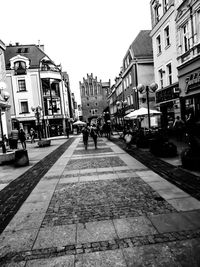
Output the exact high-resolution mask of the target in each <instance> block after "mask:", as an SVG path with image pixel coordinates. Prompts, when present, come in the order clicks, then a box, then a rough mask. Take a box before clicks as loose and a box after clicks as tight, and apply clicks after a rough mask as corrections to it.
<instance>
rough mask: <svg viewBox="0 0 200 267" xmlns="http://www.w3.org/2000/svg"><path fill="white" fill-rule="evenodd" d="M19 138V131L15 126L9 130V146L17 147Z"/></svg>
mask: <svg viewBox="0 0 200 267" xmlns="http://www.w3.org/2000/svg"><path fill="white" fill-rule="evenodd" d="M18 140H19V131H18V130H17V129H16V128H15V129H13V130H12V131H11V139H10V148H11V149H17V147H18Z"/></svg>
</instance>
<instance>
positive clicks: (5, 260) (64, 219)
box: [0, 136, 200, 267]
mask: <svg viewBox="0 0 200 267" xmlns="http://www.w3.org/2000/svg"><path fill="white" fill-rule="evenodd" d="M97 147H98V148H97V149H95V148H94V143H93V140H92V138H89V144H88V149H87V150H85V149H84V145H83V141H82V136H77V137H76V138H75V140H74V141H73V142H72V143H71V145H70V146H69V147H68V148H67V149H66V150H65V152H64V153H63V154H62V155H61V156H60V157H59V159H58V160H57V161H56V162H55V164H54V165H53V166H52V167H51V168H50V169H49V171H48V172H47V173H46V174H45V175H44V176H43V177H42V178H41V180H40V181H39V183H38V184H37V185H36V186H35V188H34V189H33V190H32V192H31V193H30V195H29V197H28V198H27V199H26V201H25V202H24V203H23V205H22V206H21V208H20V209H19V211H18V212H17V213H16V215H15V216H14V217H13V219H12V220H11V221H10V223H9V224H8V225H7V227H6V228H5V230H4V231H3V233H2V234H1V235H0V266H20V267H30V266H48V267H49V266H70V267H71V266H74V267H79V266H83V267H84V266H103V267H106V266H109V267H110V266H113V267H115V266H131V267H132V266H170V267H171V266H192V267H194V266H199V265H200V258H199V253H200V226H199V225H200V224H199V222H200V202H199V201H198V200H196V199H195V198H193V197H191V196H190V195H189V194H187V193H185V192H184V191H182V190H181V189H179V188H177V187H176V186H175V185H173V184H171V183H170V182H168V181H166V180H165V179H163V178H162V177H160V176H159V175H158V174H156V173H154V172H153V171H151V170H150V169H148V168H147V167H146V166H145V165H143V164H142V163H140V162H139V161H137V160H136V159H134V158H133V157H132V156H130V155H129V154H127V153H126V151H124V150H123V149H121V148H120V147H118V146H117V145H116V144H114V143H112V142H111V141H109V140H107V139H106V138H104V137H102V138H98V142H97Z"/></svg>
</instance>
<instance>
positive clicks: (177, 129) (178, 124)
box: [173, 116, 185, 141]
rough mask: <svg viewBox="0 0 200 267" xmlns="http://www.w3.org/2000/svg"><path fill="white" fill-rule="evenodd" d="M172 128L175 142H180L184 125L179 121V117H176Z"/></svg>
mask: <svg viewBox="0 0 200 267" xmlns="http://www.w3.org/2000/svg"><path fill="white" fill-rule="evenodd" d="M173 127H174V130H175V134H176V138H177V140H178V141H182V138H183V132H184V128H185V123H184V121H183V120H181V118H180V117H179V116H177V117H176V119H175V121H174V125H173Z"/></svg>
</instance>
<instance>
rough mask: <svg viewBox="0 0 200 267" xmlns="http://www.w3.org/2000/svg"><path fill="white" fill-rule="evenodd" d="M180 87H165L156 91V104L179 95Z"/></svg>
mask: <svg viewBox="0 0 200 267" xmlns="http://www.w3.org/2000/svg"><path fill="white" fill-rule="evenodd" d="M179 93H180V89H179V87H178V85H177V86H173V87H169V88H165V89H163V90H160V91H157V92H156V104H160V103H162V102H166V101H170V100H173V99H176V98H178V97H179Z"/></svg>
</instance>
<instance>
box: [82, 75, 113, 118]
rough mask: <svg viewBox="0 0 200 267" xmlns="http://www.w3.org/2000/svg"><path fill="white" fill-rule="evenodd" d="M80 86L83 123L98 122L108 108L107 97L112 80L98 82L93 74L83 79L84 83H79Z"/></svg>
mask: <svg viewBox="0 0 200 267" xmlns="http://www.w3.org/2000/svg"><path fill="white" fill-rule="evenodd" d="M79 85H80V95H81V103H82V116H83V121H86V122H89V123H90V122H91V121H92V120H93V121H94V122H96V121H97V119H98V118H101V117H102V115H103V112H104V110H105V109H106V108H107V107H108V104H107V96H108V92H109V90H110V80H109V81H108V82H102V81H101V80H100V81H98V80H97V77H95V78H94V77H93V74H91V75H88V74H87V78H83V82H79Z"/></svg>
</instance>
